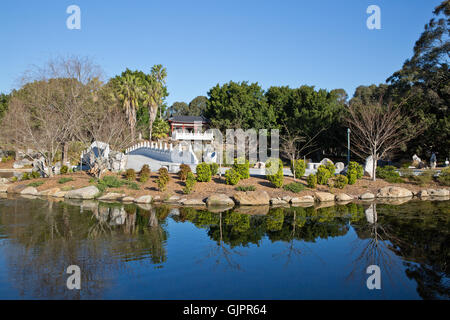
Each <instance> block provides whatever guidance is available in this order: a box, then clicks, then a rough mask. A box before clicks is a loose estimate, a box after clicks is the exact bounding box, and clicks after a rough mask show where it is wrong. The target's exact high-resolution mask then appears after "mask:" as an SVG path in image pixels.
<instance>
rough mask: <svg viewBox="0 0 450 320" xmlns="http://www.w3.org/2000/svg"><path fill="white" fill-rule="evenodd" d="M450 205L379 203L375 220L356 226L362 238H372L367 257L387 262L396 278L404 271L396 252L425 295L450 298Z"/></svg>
mask: <svg viewBox="0 0 450 320" xmlns="http://www.w3.org/2000/svg"><path fill="white" fill-rule="evenodd" d="M448 205H449V204H448V202H428V201H412V202H409V203H406V204H403V205H401V206H393V205H377V206H376V207H374V209H375V210H373V211H374V213H373V214H374V216H375V218H374V219H373V223H370V222H371V221H369V222H367V223H360V224H354V225H353V226H354V228H355V230H356V232H357V234H358V236H359V237H360V238H362V239H367V238H369V242H368V243H367V245H366V246H367V248H366V253H365V256H366V257H369V258H370V257H379V258H380V260H381V263H385V267H384V268H383V267H382V269H384V271H383V272H384V273H386V274H387V275H388V276H389V277H390V278H389V279H390V280H391V281H394V280H396V279H394V277H393V274H392V273H393V272H394V271H399V270H401V268H400V267H399V266H395V265H392V261H393V260H394V259H393V257H392V254H394V253H395V255H397V256H399V257H401V258H402V260H403V264H404V265H405V267H406V271H405V272H406V275H407V277H408V278H410V279H414V280H415V281H416V283H417V292H418V293H419V295H420V296H421V297H422V298H424V299H436V298H446V299H448V298H450V283H449V263H448V261H449V256H450V249H449V247H448V243H450V237H449V230H450V216H449V210H448ZM368 213H370V208H369V212H368ZM380 251H381V253H380ZM371 261H373V259H372V260H371ZM372 264H376V263H372ZM366 267H367V266H366ZM380 267H381V265H380ZM384 273H383V274H384Z"/></svg>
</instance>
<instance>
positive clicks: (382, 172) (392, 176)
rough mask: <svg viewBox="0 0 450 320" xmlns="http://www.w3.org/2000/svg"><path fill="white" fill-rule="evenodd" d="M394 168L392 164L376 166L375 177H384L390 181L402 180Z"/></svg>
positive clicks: (397, 181)
mask: <svg viewBox="0 0 450 320" xmlns="http://www.w3.org/2000/svg"><path fill="white" fill-rule="evenodd" d="M395 170H396V168H395V167H394V166H384V167H377V171H376V175H377V178H380V179H384V180H386V181H387V182H390V183H399V182H403V180H402V178H400V174H399V173H398V172H396V171H395Z"/></svg>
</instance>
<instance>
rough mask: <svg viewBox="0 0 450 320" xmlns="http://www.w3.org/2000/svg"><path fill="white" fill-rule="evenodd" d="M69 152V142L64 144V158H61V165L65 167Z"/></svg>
mask: <svg viewBox="0 0 450 320" xmlns="http://www.w3.org/2000/svg"><path fill="white" fill-rule="evenodd" d="M68 150H69V144H68V143H67V142H63V145H62V156H61V165H62V166H65V165H66V163H67V154H68Z"/></svg>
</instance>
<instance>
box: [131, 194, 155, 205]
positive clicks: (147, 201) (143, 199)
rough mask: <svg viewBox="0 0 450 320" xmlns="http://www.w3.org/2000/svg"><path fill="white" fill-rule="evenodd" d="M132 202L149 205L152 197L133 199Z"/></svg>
mask: <svg viewBox="0 0 450 320" xmlns="http://www.w3.org/2000/svg"><path fill="white" fill-rule="evenodd" d="M134 202H135V203H151V202H152V196H151V195H145V196H140V197H138V198H136V199H134Z"/></svg>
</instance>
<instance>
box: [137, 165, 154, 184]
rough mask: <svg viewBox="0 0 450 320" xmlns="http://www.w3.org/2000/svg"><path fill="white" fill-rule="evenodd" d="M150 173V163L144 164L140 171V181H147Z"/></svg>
mask: <svg viewBox="0 0 450 320" xmlns="http://www.w3.org/2000/svg"><path fill="white" fill-rule="evenodd" d="M150 173H151V171H150V167H149V166H148V164H144V165H143V166H142V168H141V171H140V172H139V181H140V182H142V183H144V182H147V180H148V179H150Z"/></svg>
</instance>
